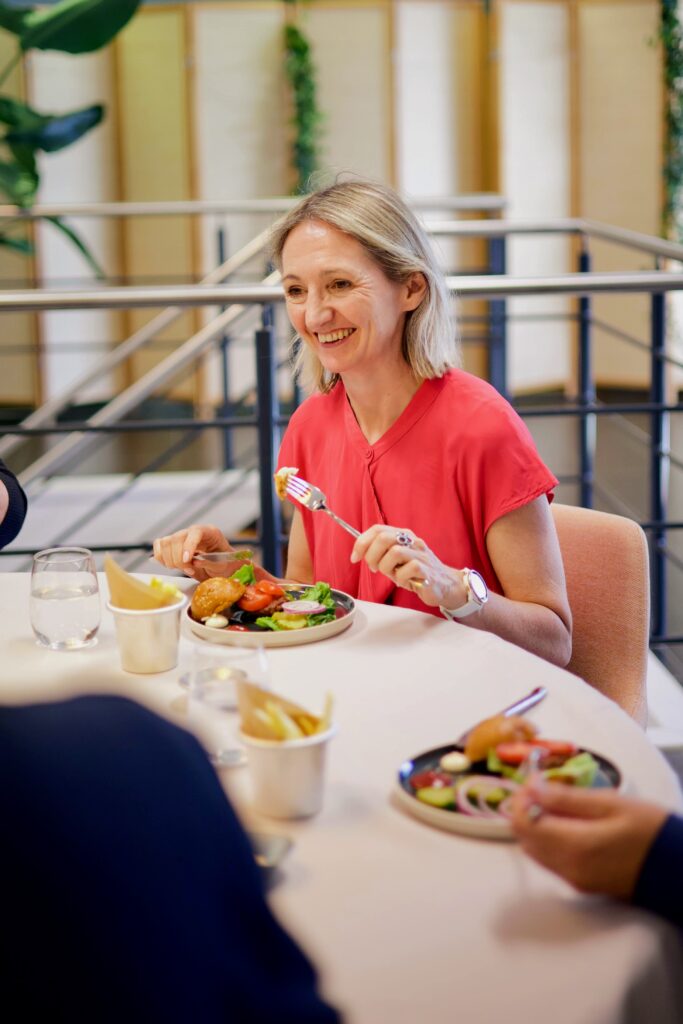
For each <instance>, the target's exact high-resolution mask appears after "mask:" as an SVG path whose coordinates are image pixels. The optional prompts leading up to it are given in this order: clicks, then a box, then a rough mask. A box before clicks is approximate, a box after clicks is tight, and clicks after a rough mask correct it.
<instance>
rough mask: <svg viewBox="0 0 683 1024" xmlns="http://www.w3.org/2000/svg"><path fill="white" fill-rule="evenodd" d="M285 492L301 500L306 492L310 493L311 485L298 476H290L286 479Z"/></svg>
mask: <svg viewBox="0 0 683 1024" xmlns="http://www.w3.org/2000/svg"><path fill="white" fill-rule="evenodd" d="M285 490H286V492H287V494H289V495H290V496H291V497H292V498H298V499H299V500H301V499H302V498H305V497H306V495H307V494H310V493H311V485H310V484H308V483H306V481H305V480H302V479H301V477H298V476H290V477H289V479H288V480H287V487H286V488H285Z"/></svg>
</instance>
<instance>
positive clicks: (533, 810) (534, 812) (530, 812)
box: [526, 804, 543, 821]
mask: <svg viewBox="0 0 683 1024" xmlns="http://www.w3.org/2000/svg"><path fill="white" fill-rule="evenodd" d="M542 814H543V808H542V807H541V805H540V804H529V806H528V808H527V812H526V816H527V818H528V819H529V821H538V819H539V818H540V817H541V815H542Z"/></svg>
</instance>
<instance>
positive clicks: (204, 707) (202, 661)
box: [180, 642, 270, 768]
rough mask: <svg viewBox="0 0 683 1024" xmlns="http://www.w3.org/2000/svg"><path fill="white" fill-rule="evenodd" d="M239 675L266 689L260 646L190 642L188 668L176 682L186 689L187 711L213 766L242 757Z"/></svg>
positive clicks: (264, 659)
mask: <svg viewBox="0 0 683 1024" xmlns="http://www.w3.org/2000/svg"><path fill="white" fill-rule="evenodd" d="M240 679H243V680H248V681H249V682H251V683H256V684H257V685H258V686H262V687H264V688H265V689H270V668H269V664H268V657H267V655H266V651H265V649H264V648H263V647H239V646H234V647H233V646H232V645H230V646H229V645H227V644H211V643H204V642H202V643H195V644H193V648H192V655H191V662H190V666H189V669H188V671H187V672H185V674H184V675H183V676H182V677H181V680H180V682H181V685H184V686H186V687H187V690H188V694H187V698H188V702H187V706H188V715H189V717H190V718H191V719H192V720H193V721H194V722H195V723H197V724H199V726H200V728H201V730H202V733H203V734H205V735H206V736H207V739H206V744H207V747H208V748H209V750H208V753H209V758H210V760H211V762H212V764H214V765H216V766H217V767H223V768H226V767H232V766H236V765H241V764H244V763H245V761H246V753H245V750H244V747H243V746H242V745H241V744H240V743H239V740H238V732H239V722H238V717H239V716H238V715H237V687H236V683H237V681H238V680H240ZM217 713H218V714H217Z"/></svg>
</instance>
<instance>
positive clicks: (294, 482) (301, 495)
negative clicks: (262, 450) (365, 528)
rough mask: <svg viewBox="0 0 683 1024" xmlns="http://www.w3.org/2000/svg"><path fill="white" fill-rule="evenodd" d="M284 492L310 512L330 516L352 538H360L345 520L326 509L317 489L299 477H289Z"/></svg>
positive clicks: (358, 532)
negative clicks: (325, 513) (324, 513)
mask: <svg viewBox="0 0 683 1024" xmlns="http://www.w3.org/2000/svg"><path fill="white" fill-rule="evenodd" d="M286 490H287V494H288V495H289V496H290V498H295V499H296V500H297V501H298V502H300V503H301V504H302V505H305V507H306V508H310V510H311V512H327V514H328V516H331V518H332V519H334V521H335V523H337V524H338V525H339V526H341V528H342V530H346V532H347V533H350V534H351V536H352V537H360V530H356V528H355V527H353V526H350V525H349V523H347V522H346V520H344V519H342V518H341V516H338V515H337V514H336V512H333V511H332V509H330V508H328V507H327V498H326V497H325V495H324V494H323V492H322V491H321V490H320V488H319V487H314V485H313V484H309V483H308V481H306V480H302V479H301V477H300V476H290V477H289V479H288V480H287V488H286Z"/></svg>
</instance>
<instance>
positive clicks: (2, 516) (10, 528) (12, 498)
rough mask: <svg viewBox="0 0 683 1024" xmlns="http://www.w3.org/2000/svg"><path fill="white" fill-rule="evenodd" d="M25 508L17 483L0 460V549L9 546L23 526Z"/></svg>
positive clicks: (19, 486)
mask: <svg viewBox="0 0 683 1024" xmlns="http://www.w3.org/2000/svg"><path fill="white" fill-rule="evenodd" d="M26 506H27V501H26V495H25V494H24V492H23V490H22V488H21V485H20V483H19V481H18V480H17V478H16V476H15V475H14V473H13V472H12V470H11V469H8V468H7V466H6V465H5V463H4V462H3V461H2V459H0V548H4V546H5V545H6V544H10V543H11V542H12V541H13V540H14V538H15V537H16V536H17V534H18V533H19V530H20V529H21V528H22V526H23V525H24V519H25V518H26Z"/></svg>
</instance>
